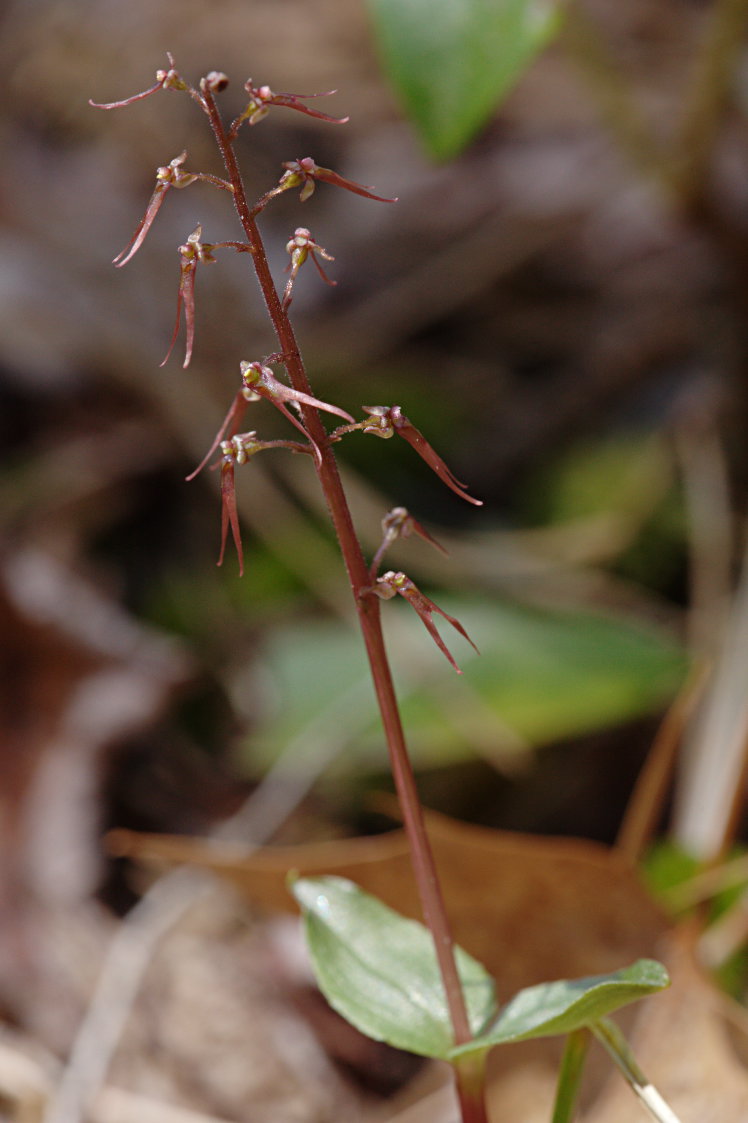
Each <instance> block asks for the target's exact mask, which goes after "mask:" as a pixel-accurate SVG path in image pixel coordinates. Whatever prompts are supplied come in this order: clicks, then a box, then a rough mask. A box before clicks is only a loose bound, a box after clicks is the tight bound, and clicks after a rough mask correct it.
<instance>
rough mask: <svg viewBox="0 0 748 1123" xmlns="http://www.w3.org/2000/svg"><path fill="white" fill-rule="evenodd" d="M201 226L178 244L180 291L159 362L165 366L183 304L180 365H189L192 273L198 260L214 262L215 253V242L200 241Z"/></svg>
mask: <svg viewBox="0 0 748 1123" xmlns="http://www.w3.org/2000/svg"><path fill="white" fill-rule="evenodd" d="M202 232H203V229H202V226H198V227H197V228H196V229H195V230H193V232H192V233H191V234H190V236H189V238H188V239H187V241H186V242H185V243H184V245H182V246H180V247H179V257H180V262H179V292H178V294H177V315H176V319H175V321H174V331H173V332H172V336H171V341H170V343H169V350H168V351H167V352H166V355H165V356H164V358H163V359H162V361H161V364H160V365H161V366H165V365H166V363H167V362H168V361H169V356H170V355H171V353H172V351H173V350H174V344H175V343H176V341H177V335H178V334H179V325H180V323H181V320H182V308H183V307H184V324H185V335H186V338H185V354H184V362H183V363H182V366H183V367H185V368H186V367H188V366H189V365H190V359H191V358H192V347H193V344H194V342H195V273H196V270H197V266H198V262H203V263H205V264H207V265H214V264H215V260H216V259H215V257H214V256H213V250H214V249H215V247H214V246H212V245H210V244H208V243H207V242H206V243H203V242H201V241H200V238H201V236H202Z"/></svg>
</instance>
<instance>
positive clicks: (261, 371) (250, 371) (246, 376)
mask: <svg viewBox="0 0 748 1123" xmlns="http://www.w3.org/2000/svg"><path fill="white" fill-rule="evenodd" d="M277 357H279V356H271V358H277ZM239 369H240V371H241V376H242V386H241V389H239V390H238V391H237V392H236V394H235V396H234V400H233V402H232V403H231V405H230V406H229V410H228V413H227V414H226V416H225V417H224V419H223V421H222V423H221V427H220V429H219V430H218V432H217V433H216V436H215V439H214V441H213V444H212V445H211V446H210V448H209V449H208V451H207V453H206V454H205V456H204V457H203V459H202V460H201V461H200V463H199V464H198V466H197V468H195V470H194V472H191V473H190V474H189V476H187V479H188V480H194V478H195V476H197V475H198V474H199V473H200V472H201V471H202V470H203V468H204V467H205V465H206V464H207V463H208V461H209V460H210V458H211V456H212V455H213V453H214V452H215V451H216V449H217V448H218V446H219V444H220V445H221V447H223V445H224V444H226V441H223V443H222V438H223V437H224V435H225V434H226V433H228V439H229V441H231V440H232V439H234V435H235V434H236V432H237V431H238V429H239V426H240V425H241V422H242V418H243V417H244V414H245V411H246V409H247V405H248V404H249V402H256V401H258V400H259V399H260V398H265V400H266V401H268V402H272V404H273V405H274V406H275V407H276V408H277V409H279V410H280V411H281V413H282V414H283V415H284V417H286V418H288V420H289V421H290V422H291V424H292V425H294V426H295V427H296V428H297V429H298V430H299V432H300V433H303V434H304V436H305V437H306V439H307V440H308V441H309V444H310V446H311V450H310V451H312V453H313V455H314V458H315V460H317V462H319V456H320V452H319V448H318V447H317V445H316V444H315V443H314V441H313V440H312V439H311V437H310V436H309V434H308V433H307V431H306V429H305V428H304V426H303V425H302V424H301V422H300V421H299V419H298V418H297V417H294V415H293V414H292V413H291V412H290V410H288V409H287V408H286V402H290V403H292V404H294V403H297V404H304V405H308V406H313V407H315V408H316V409H322V410H325V411H326V412H327V413H334V414H337V416H338V417H344V418H346V419H347V420H349V421H352V420H353V418H352V417H351V415H350V414H349V413H346V411H345V410H344V409H338V407H337V406H333V405H330V404H329V403H328V402H323V401H320V399H319V398H313V397H312V396H311V394H303V393H302V392H301V391H300V390H294V389H293V388H292V387H291V386H286V385H285V384H284V383H283V382H281V381H280V380H279V379H277V378H276V377H275V375H274V374H273V371H272V369H271V368H270V367H269V366H268V365H267V360H266V361H265V362H253V363H249V362H246V361H245V362H242V363H240V364H239ZM293 447H295V446H293Z"/></svg>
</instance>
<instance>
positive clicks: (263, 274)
mask: <svg viewBox="0 0 748 1123" xmlns="http://www.w3.org/2000/svg"><path fill="white" fill-rule="evenodd" d="M201 91H202V96H203V102H204V107H205V111H206V113H207V115H208V118H209V120H210V124H211V127H212V129H213V133H214V135H215V138H216V141H217V143H218V147H219V149H220V151H221V156H222V158H223V162H224V166H225V168H226V172H227V175H228V178H229V182H230V183H231V186H232V188H233V196H234V205H235V206H236V210H237V213H238V215H239V220H240V222H241V224H242V227H243V229H244V233H245V235H246V238H247V242H248V243H249V246H250V250H251V253H252V264H253V265H254V268H255V273H256V275H257V280H258V282H259V285H260V289H261V291H262V296H263V299H264V301H265V304H266V306H267V309H268V313H269V315H270V319H271V320H272V323H273V328H274V329H275V333H276V336H277V338H278V343H279V351H280V352H281V353H282V355H283V360H284V362H285V365H286V370H287V371H288V375H289V378H290V380H291V383H292V385H293V387H294V389H296V390H298V391H300V392H301V393H303V394H310V395H311V394H312V388H311V386H310V384H309V380H308V378H307V374H306V370H305V368H304V363H303V361H302V359H301V355H300V353H299V347H298V344H297V342H296V337H295V335H294V331H293V328H292V326H291V322H290V320H289V318H288V315H287V313H286V311H285V310H284V308H283V307H282V304H281V300H280V298H279V296H278V293H277V291H276V288H275V285H274V283H273V279H272V276H271V273H270V268H269V266H268V262H267V257H266V254H265V248H264V245H263V242H262V239H261V237H260V232H259V230H258V228H257V224H256V222H255V218H254V216H253V213H252V209H251V208H250V206H249V204H248V202H247V197H246V193H245V190H244V183H243V180H242V177H241V173H240V171H239V166H238V164H237V160H236V155H235V153H234V149H233V146H232V141H231V140H230V139H229V136H228V134H227V132H226V130H225V128H224V125H223V121H222V120H221V117H220V114H219V112H218V109H217V106H216V104H215V100H214V98H213V95H212V93H211V91H210V90H209V89H207V88H206V84H205V82H203V83H202V85H201ZM301 411H302V416H303V419H304V425H305V427H306V430H307V432H308V433H309V436H310V438H311V440H312V441H313V442H314V444H315V445H316V446H317V448H319V450H320V453H321V456H320V458H319V462H317V463H315V469H316V471H317V475H318V477H319V481H320V484H321V486H322V490H323V492H324V495H325V500H326V502H327V506H328V509H329V511H330V516H331V518H332V521H333V525H334V527H335V531H336V533H337V536H338V541H339V543H340V549H341V552H342V554H343V560H344V562H345V567H346V570H347V573H348V580H349V581H350V585H351V591H352V593H353V598H354V600H355V602H356V609H357V612H358V618H359V623H360V626H361V632H362V634H363V638H364V643H365V646H366V651H367V655H368V658H369V664H370V666H371V673H372V678H373V681H374V689H375V691H376V696H377V701H378V704H379V710H380V713H381V717H382V725H383V727H384V733H385V738H386V740H387V747H388V750H389V755H390V762H391V767H392V774H393V779H394V782H395V787H396V790H397V793H398V799H399V801H400V808H401V810H402V814H403V822H404V826H405V831H406V834H407V837H408V841H409V844H410V851H411V861H412V864H413V872H414V875H415V880H416V884H417V886H418V892H419V895H420V900H421V907H422V909H423V915H424V920H425V922H426V925H427V926H428V928H429V930H430V932H431V934H432V936H433V939H434V946H435V949H436V956H437V961H438V964H439V970H440V972H441V976H442V981H443V984H444V990H445V993H446V998H447V1005H448V1009H449V1013H450V1018H451V1021H452V1029H453V1033H454V1039H455V1043H456V1044H464V1043H465V1042H467V1041H469V1040H470V1039H471V1036H472V1035H471V1032H470V1025H469V1022H468V1016H467V1009H466V1007H465V999H464V996H463V993H462V987H461V985H460V979H459V975H458V973H457V965H456V962H455V955H454V944H453V941H452V936H451V933H450V927H449V922H448V919H447V914H446V910H445V907H444V901H443V898H442V894H441V889H440V887H439V881H438V878H437V873H436V866H435V863H434V857H433V854H432V851H431V846H430V844H429V840H428V836H427V834H426V827H425V823H424V818H423V811H422V808H421V804H420V801H419V798H418V792H417V788H416V783H415V778H414V776H413V769H412V767H411V763H410V758H409V756H408V750H407V746H406V743H405V735H404V732H403V727H402V722H401V720H400V711H399V708H398V704H397V698H396V695H395V688H394V685H393V682H392V674H391V671H390V666H389V660H388V658H387V653H386V651H385V646H384V637H383V635H382V628H381V621H380V604H379V600H378V598H377V597H374V596H370V595H362V593H361V590H362V589H364V588H366V587H367V586H368V585H370V578H369V573H368V569H367V565H366V561H365V560H364V556H363V553H362V551H361V546H360V544H359V541H358V537H357V535H356V532H355V529H354V527H353V520H352V519H351V514H350V510H349V508H348V503H347V501H346V497H345V492H344V491H343V485H342V482H341V480H340V475H339V473H338V467H337V463H336V460H335V456H334V454H333V452H332V449H331V447H330V442H329V440H328V435H327V432H326V430H325V428H324V426H323V424H322V421H321V419H320V417H319V414H318V412H317V410H316V409H315V408H314V407H312V406H308V405H304V404H302V405H301Z"/></svg>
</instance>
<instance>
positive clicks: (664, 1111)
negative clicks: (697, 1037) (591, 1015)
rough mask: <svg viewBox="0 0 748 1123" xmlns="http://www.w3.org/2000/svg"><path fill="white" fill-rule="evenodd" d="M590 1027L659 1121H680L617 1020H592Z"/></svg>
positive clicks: (636, 1093)
mask: <svg viewBox="0 0 748 1123" xmlns="http://www.w3.org/2000/svg"><path fill="white" fill-rule="evenodd" d="M590 1029H591V1031H592V1032H593V1033H594V1035H595V1037H596V1038H597V1039H598V1041H599V1042H600V1044H601V1045H602V1046H603V1048H604V1049H605V1050H606V1051H607V1052H608V1053H609V1055H610V1056H611V1057H612V1058H613V1060H614V1062H615V1063H616V1065H617V1066H618V1068H619V1069H620V1071H621V1072H622V1073H623V1077H624V1079H625V1080H626V1081H627V1082H628V1083H629V1084H630V1085H631V1089H632V1091H633V1092H634V1093H635V1095H636V1096H638V1098H639V1099H640V1100H641V1102H642V1103H643V1104H644V1106H645V1107H646V1108H647V1110H648V1111H649V1113H650V1115H652V1117H653V1118H654V1119H656V1120H657V1123H680V1120H679V1119H678V1116H677V1115H676V1114H675V1112H674V1111H673V1109H672V1108H671V1107H669V1105H668V1104H666V1103H665V1101H664V1100H663V1098H662V1096H661V1095H660V1093H659V1092H658V1091H657V1089H656V1088H655V1087H654V1085H652V1084H650V1083H649V1081H648V1080H647V1078H646V1076H645V1075H644V1073H643V1072H642V1070H641V1069H640V1068H639V1065H638V1064H637V1063H636V1058H635V1057H634V1054H633V1053H632V1052H631V1049H630V1048H629V1044H628V1042H627V1040H626V1038H625V1037H624V1036H623V1034H622V1033H621V1031H620V1030H619V1028H618V1026H617V1025H616V1024H615V1022H612V1021H611V1020H610V1018H600V1020H599V1021H596V1022H592V1023H591V1024H590Z"/></svg>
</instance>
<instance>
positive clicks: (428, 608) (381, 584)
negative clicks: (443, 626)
mask: <svg viewBox="0 0 748 1123" xmlns="http://www.w3.org/2000/svg"><path fill="white" fill-rule="evenodd" d="M398 593H399V594H400V596H401V597H404V598H405V600H407V602H408V604H410V605H411V607H412V608H414V609H415V611H416V612H417V614H418V616H419V617H420V618H421V620H422V622H423V624H424V626H425V628H426V630H427V631H428V633H429V635H430V636H431V638H432V639H433V641H434V643H435V644H436V646H437V647H438V648H439V650H440V651H441V652H442V654H443V655H444V656H445V657H446V659H447V660H448V661H449V663H450V664H451V665H452V667H453V668H454V669H455V671H457V674H458V675H461V674H462V670H461V669H460V667H458V665H457V663H456V662H455V659H454V656H453V655H452V652H451V651H450V650H449V648H448V647H447V645H446V643H445V642H444V640H443V639H442V637H441V636H440V635H439V631H438V629H437V627H436V625H435V624H434V621H433V615H434V613H435V612H436V613H438V614H439V616H442V617H443V618H444V619H445V620H446V621H447V622H448V623H450V624H451V625H452V627H453V628H454V629H455V630H456V631H458V632H459V633H460V635H461V636H463V638H464V639H466V640H467V641H468V643H469V644H470V646H471V647H472V648H473V649H474V650H475V651H476V652H478V648H477V647H476V646H475V644H474V643H473V641H472V640H471V638H470V636H469V635H468V634H467V632H466V631H465V629H464V628H463V626H462V624H461V623H460V621H459V620H456V619H455V617H454V616H450V615H449V613H448V612H445V611H444V609H443V608H439V605H438V604H435V602H434V601H432V600H431V598H430V597H427V596H426V594H425V593H422V592H421V590H420V589H419V588H418V587H417V586H416V585H415V583H414V582H413V581H411V579H410V577H408V576H407V574H405V573H403V572H402V571H401V570H398V571H395V570H393V569H390V570H388V571H387V573H383V574H382V576H381V577H378V578H377V579H376V582H375V583H374V584H373V585H368V586H366V587H365V588H363V589H359V596H367V595H374V596H377V597H380V598H381V599H382V600H391V599H392V598H393V597H394V596H396V595H397V594H398ZM478 654H480V652H478Z"/></svg>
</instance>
